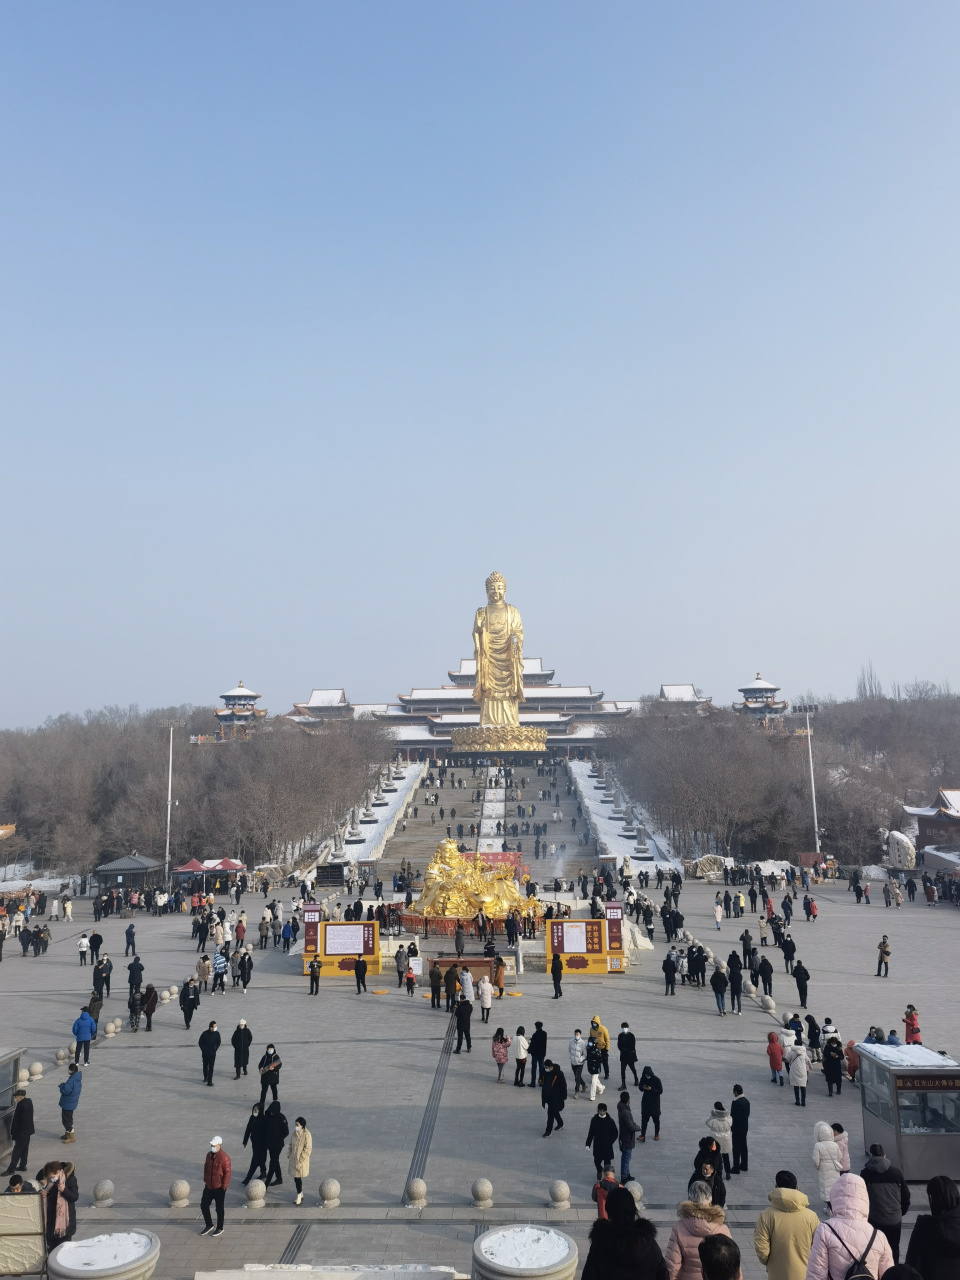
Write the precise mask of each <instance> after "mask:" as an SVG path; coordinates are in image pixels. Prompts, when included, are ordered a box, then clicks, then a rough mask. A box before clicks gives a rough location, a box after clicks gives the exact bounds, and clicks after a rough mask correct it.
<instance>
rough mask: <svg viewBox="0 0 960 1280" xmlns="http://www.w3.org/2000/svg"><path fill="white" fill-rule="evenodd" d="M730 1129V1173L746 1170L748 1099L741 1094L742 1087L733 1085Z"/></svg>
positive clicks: (748, 1121)
mask: <svg viewBox="0 0 960 1280" xmlns="http://www.w3.org/2000/svg"><path fill="white" fill-rule="evenodd" d="M730 1120H731V1129H730V1137H731V1139H732V1141H733V1169H732V1170H731V1173H746V1172H747V1130H748V1129H749V1128H750V1100H749V1098H745V1097H744V1096H743V1088H742V1087H741V1086H740V1085H738V1084H735V1085H734V1086H733V1101H732V1102H731V1103H730Z"/></svg>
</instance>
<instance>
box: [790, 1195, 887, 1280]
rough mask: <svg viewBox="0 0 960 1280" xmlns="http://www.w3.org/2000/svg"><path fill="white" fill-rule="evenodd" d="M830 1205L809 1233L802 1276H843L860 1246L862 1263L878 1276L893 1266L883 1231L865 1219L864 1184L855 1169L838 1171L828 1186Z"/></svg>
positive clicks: (818, 1279)
mask: <svg viewBox="0 0 960 1280" xmlns="http://www.w3.org/2000/svg"><path fill="white" fill-rule="evenodd" d="M830 1205H831V1207H832V1209H833V1217H832V1218H828V1219H827V1221H826V1222H821V1224H820V1226H819V1227H817V1229H816V1231H815V1232H814V1235H813V1244H812V1245H811V1247H810V1258H809V1260H808V1262H807V1275H806V1280H844V1277H845V1276H846V1274H847V1272H848V1271H849V1270H850V1267H851V1266H852V1265H853V1263H854V1262H856V1261H857V1260H858V1259H859V1258H860V1257H861V1256H862V1255H863V1252H864V1250H867V1256H866V1259H865V1263H866V1266H867V1268H868V1269H869V1271H870V1274H871V1275H872V1276H873V1277H874V1280H879V1278H880V1276H882V1275H883V1273H884V1272H885V1271H886V1270H887V1268H888V1267H892V1266H893V1253H892V1251H891V1249H890V1242H889V1240H888V1239H887V1237H886V1236H885V1235H884V1234H883V1232H882V1231H881V1230H880V1229H879V1228H878V1227H871V1225H870V1223H869V1222H868V1221H867V1215H868V1214H869V1212H870V1197H869V1195H868V1194H867V1184H866V1183H865V1182H864V1180H863V1179H862V1178H861V1177H859V1176H858V1175H857V1174H855V1173H844V1174H841V1176H840V1177H839V1178H838V1179H837V1180H836V1182H835V1183H834V1184H833V1186H832V1188H831V1189H830ZM871 1237H873V1243H872V1244H870V1240H871ZM868 1245H869V1246H870V1247H869V1249H867V1246H868Z"/></svg>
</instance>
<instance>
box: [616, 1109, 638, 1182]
mask: <svg viewBox="0 0 960 1280" xmlns="http://www.w3.org/2000/svg"><path fill="white" fill-rule="evenodd" d="M617 1131H618V1137H619V1141H620V1182H621V1183H624V1182H629V1181H630V1178H631V1177H632V1176H633V1175H632V1174H631V1173H630V1161H631V1159H632V1158H633V1152H634V1149H635V1148H636V1145H637V1122H636V1120H634V1118H633V1112H632V1111H631V1110H630V1094H629V1093H628V1092H627V1090H626V1089H624V1091H623V1092H622V1093H621V1094H620V1101H619V1102H618V1103H617Z"/></svg>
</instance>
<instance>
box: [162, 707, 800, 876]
mask: <svg viewBox="0 0 960 1280" xmlns="http://www.w3.org/2000/svg"><path fill="white" fill-rule="evenodd" d="M810 767H811V769H812V768H813V766H812V765H811V766H810ZM172 807H173V725H171V726H170V762H169V765H168V767H167V851H166V853H165V854H164V859H163V883H164V886H165V887H166V886H169V884H170V811H171V809H172Z"/></svg>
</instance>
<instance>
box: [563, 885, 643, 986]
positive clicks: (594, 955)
mask: <svg viewBox="0 0 960 1280" xmlns="http://www.w3.org/2000/svg"><path fill="white" fill-rule="evenodd" d="M611 910H613V912H614V916H613V918H611V917H610V914H609V913H610V911H611ZM607 911H608V916H607V918H605V919H603V920H548V921H546V922H545V923H546V924H547V925H549V928H548V929H547V972H549V971H550V964H551V961H552V960H553V957H554V955H559V957H560V959H561V960H562V961H563V971H564V975H565V976H566V975H567V974H571V975H573V974H577V973H625V972H626V969H627V957H626V953H625V952H624V950H623V941H622V937H621V933H622V926H623V908H622V907H621V906H620V904H619V903H615V902H610V903H608V904H607ZM617 913H619V914H617Z"/></svg>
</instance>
